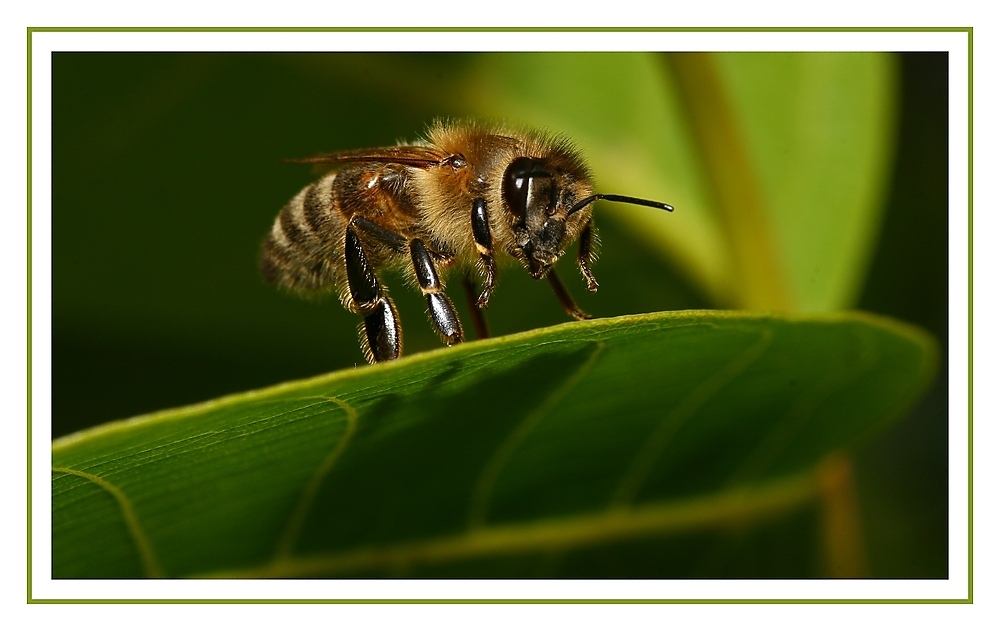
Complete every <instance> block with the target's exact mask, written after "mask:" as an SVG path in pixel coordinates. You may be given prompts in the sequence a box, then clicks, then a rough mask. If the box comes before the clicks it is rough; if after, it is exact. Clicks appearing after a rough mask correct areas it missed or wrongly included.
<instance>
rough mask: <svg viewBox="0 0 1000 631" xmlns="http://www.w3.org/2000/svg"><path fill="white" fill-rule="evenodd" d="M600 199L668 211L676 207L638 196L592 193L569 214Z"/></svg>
mask: <svg viewBox="0 0 1000 631" xmlns="http://www.w3.org/2000/svg"><path fill="white" fill-rule="evenodd" d="M599 199H606V200H608V201H609V202H624V203H626V204H635V205H637V206H649V207H650V208H659V209H660V210H665V211H667V212H673V211H674V207H673V206H671V205H670V204H664V203H663V202H654V201H653V200H651V199H639V198H638V197H628V196H626V195H600V194H598V195H591V196H590V197H587V198H584V199H582V200H580V201H579V202H577V203H576V205H575V206H573V207H572V208H570V209H569V212H568V213H566V214H567V215H572V214H573V213H575V212H576V211H578V210H582V209H583V208H584V207H586V206H587V205H588V204H592V203H594V202H596V201H597V200H599Z"/></svg>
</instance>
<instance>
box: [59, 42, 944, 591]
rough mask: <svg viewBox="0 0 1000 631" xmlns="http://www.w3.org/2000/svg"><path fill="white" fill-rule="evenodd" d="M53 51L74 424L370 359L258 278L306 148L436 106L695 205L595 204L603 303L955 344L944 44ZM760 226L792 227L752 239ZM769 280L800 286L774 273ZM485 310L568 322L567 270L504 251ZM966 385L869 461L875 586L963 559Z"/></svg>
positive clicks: (326, 313) (66, 396)
mask: <svg viewBox="0 0 1000 631" xmlns="http://www.w3.org/2000/svg"><path fill="white" fill-rule="evenodd" d="M52 61H53V65H52V69H53V78H52V87H53V92H52V93H53V96H52V113H53V122H52V125H53V146H52V151H53V165H52V167H53V191H52V193H53V210H52V213H53V236H52V239H53V243H52V257H53V279H52V282H53V313H52V322H53V325H52V327H53V328H52V338H53V357H52V365H53V393H52V397H53V419H52V422H53V436H54V437H58V436H61V435H65V434H67V433H70V432H73V431H76V430H79V429H82V428H85V427H89V426H92V425H96V424H99V423H102V422H106V421H110V420H115V419H120V418H126V417H129V416H132V415H136V414H141V413H146V412H152V411H156V410H159V409H163V408H167V407H173V406H178V405H183V404H188V403H195V402H199V401H202V400H205V399H209V398H213V397H217V396H220V395H224V394H229V393H232V392H239V391H243V390H248V389H253V388H259V387H264V386H268V385H272V384H275V383H278V382H282V381H287V380H291V379H297V378H302V377H309V376H313V375H316V374H320V373H325V372H329V371H333V370H337V369H342V368H346V367H350V366H353V365H356V364H363V363H364V360H363V357H362V355H361V352H360V350H359V348H358V343H357V335H356V327H357V324H358V322H357V318H356V317H355V316H353V315H352V314H349V313H347V312H345V311H344V310H343V309H342V308H341V306H340V305H339V303H338V302H337V301H336V300H328V301H322V302H320V301H307V300H301V299H299V298H296V297H292V296H289V295H285V294H283V293H282V292H280V291H278V290H276V289H275V288H273V287H270V286H267V285H265V284H264V283H263V282H262V281H261V280H260V279H259V276H258V273H257V256H258V248H259V245H260V242H261V240H262V238H263V236H264V235H265V234H266V232H267V231H268V230H269V228H270V226H271V223H272V222H273V220H274V217H275V215H276V214H277V213H278V211H279V210H280V209H281V207H282V206H283V205H284V204H285V203H286V202H287V201H288V200H289V199H290V198H291V197H292V196H294V195H295V194H296V193H297V192H298V191H299V190H300V189H301V188H302V187H303V186H305V185H307V184H308V183H310V182H311V181H312V180H313V179H315V178H316V173H314V172H313V171H311V170H310V168H309V167H308V166H303V165H294V164H286V163H284V162H283V160H284V159H286V158H294V157H302V156H308V155H311V154H314V153H319V152H325V151H334V150H338V149H350V148H358V147H371V146H382V145H388V144H394V143H395V142H397V141H399V140H413V139H414V138H416V137H417V136H419V134H420V133H421V132H422V131H423V129H424V128H425V127H426V125H427V124H428V123H429V122H430V121H431V120H432V119H434V118H438V117H474V118H479V119H489V120H507V121H510V122H512V123H515V124H522V123H524V124H529V125H532V126H539V127H542V128H545V129H549V130H552V131H556V132H560V133H565V134H567V135H569V136H570V137H572V138H573V139H574V140H575V141H576V143H577V145H578V146H579V148H580V149H581V150H582V151H583V153H584V154H585V155H587V156H588V158H589V159H590V161H591V166H592V167H593V171H594V174H595V180H596V186H597V190H598V191H600V192H606V193H619V194H627V195H634V196H639V197H647V198H653V199H660V200H663V201H666V202H669V203H671V204H673V205H674V206H675V207H676V208H677V210H676V212H674V213H673V214H670V215H667V214H665V213H658V212H657V211H654V210H651V209H646V208H632V207H624V206H621V205H616V204H607V205H602V206H598V207H597V209H596V211H595V213H596V221H597V225H598V230H599V234H600V238H601V248H600V258H599V260H598V261H597V263H596V265H595V267H594V272H595V274H596V276H597V278H598V280H599V281H600V282H601V290H600V292H598V293H597V294H594V295H590V294H588V293H587V292H586V291H585V285H584V283H583V282H582V281H581V280H580V278H579V274H578V273H577V272H576V271H575V270H574V269H572V268H573V261H572V259H573V257H572V256H567V257H566V260H564V261H562V262H561V264H560V269H561V270H562V277H563V280H564V281H565V283H566V284H567V287H568V288H569V289H570V291H571V292H572V293H573V295H574V296H575V297H576V299H577V301H578V302H579V304H580V305H581V307H582V308H584V309H585V310H587V311H589V312H590V313H592V314H594V315H595V316H613V315H623V314H630V313H643V312H650V311H659V310H673V309H693V308H777V309H780V310H784V311H799V312H816V311H834V310H842V309H848V308H849V309H863V310H868V311H872V312H876V313H880V314H886V315H891V316H895V317H897V318H899V319H902V320H905V321H907V322H911V323H913V324H916V325H919V326H922V327H924V328H926V329H928V330H929V331H930V332H931V333H933V334H934V335H935V336H936V337H937V339H938V340H939V341H940V342H941V344H942V347H943V348H946V345H947V280H946V279H947V237H948V233H947V179H946V178H947V164H948V157H947V133H946V129H947V128H946V124H947V116H948V109H947V79H948V77H947V56H946V55H945V54H933V53H926V54H924V53H913V54H898V55H895V54H874V55H868V54H865V55H862V54H853V53H844V54H805V55H803V54H735V55H714V56H713V55H709V56H705V57H702V56H698V57H690V56H684V55H665V54H631V53H630V54H624V53H572V54H561V53H543V54H527V53H526V54H521V53H513V54H512V53H504V54H485V53H484V54H457V53H456V54H341V53H337V54H264V53H259V54H146V53H117V54H99V53H56V54H54V55H53V60H52ZM720 121H721V124H720ZM713 130H720V134H722V135H721V139H720V137H714V136H713V133H712V132H713ZM713 143H715V144H713ZM748 165H749V167H750V169H749V171H746V167H747V166H748ZM745 172H747V173H749V175H750V176H752V177H750V178H744V179H750V180H752V182H753V183H754V184H753V185H752V186H747V185H746V182H745V181H741V180H740V176H741V175H743V174H744V173H745ZM734 182H735V183H734ZM744 207H745V209H746V213H742V212H741V209H742V208H744ZM755 216H756V217H761V218H764V219H766V220H767V221H766V223H768V224H770V226H771V227H772V228H773V230H772V232H771V233H770V237H769V238H770V239H771V241H766V240H764V239H760V238H757V237H755V235H754V233H753V230H754V228H755V226H754V222H752V221H751V222H749V224H747V222H746V221H745V218H746V217H751V218H753V217H755ZM759 223H763V222H759ZM740 231H743V232H740ZM741 248H744V249H741ZM746 248H749V250H747V249H746ZM755 248H756V249H755ZM747 252H749V253H747ZM762 252H763V253H764V254H763V255H761V253H762ZM761 261H763V263H761ZM755 265H756V267H755ZM772 277H773V278H778V279H780V280H781V283H780V284H782V286H783V288H782V290H781V291H780V292H771V293H770V294H768V292H769V291H770V290H769V289H768V288H767V287H764V288H763V289H760V290H758V289H756V286H755V285H754V283H755V282H758V283H759V282H760V281H761V279H762V278H763V279H765V280H766V279H768V278H772ZM457 280H458V279H457V278H454V279H452V285H451V292H450V293H451V294H452V296H453V298H454V299H455V302H456V304H457V305H458V307H459V310H460V315H461V316H462V317H463V320H464V321H465V323H466V329H467V330H471V320H470V319H469V317H468V314H467V312H466V311H465V309H464V301H463V300H462V299H461V293H460V288H459V285H458V283H457V282H456V281H457ZM383 281H384V284H386V285H387V286H388V287H389V289H390V291H391V292H392V295H393V297H394V299H395V300H396V302H397V304H398V306H399V309H400V314H401V320H402V324H403V329H404V337H405V349H406V352H407V353H408V354H410V353H415V352H419V351H421V350H425V349H429V348H435V347H437V346H438V345H439V342H438V341H437V337H436V335H434V334H433V333H432V332H431V329H430V326H429V324H428V322H427V318H426V316H425V315H424V309H425V307H424V304H423V299H422V298H421V297H420V295H419V294H418V293H417V292H414V291H412V290H410V289H409V288H408V287H406V286H404V284H403V283H402V281H401V279H399V278H398V277H394V276H392V275H391V274H389V275H387V276H386V277H385V278H384V279H383ZM777 283H778V281H776V284H777ZM748 288H749V289H748ZM761 296H764V298H761ZM768 296H770V297H768ZM775 296H777V297H775ZM487 315H488V318H489V322H490V326H491V330H492V333H493V334H494V335H503V334H505V333H512V332H516V331H522V330H527V329H531V328H534V327H540V326H548V325H552V324H556V323H560V322H564V321H565V320H566V317H565V315H564V314H563V312H562V310H561V308H560V307H559V304H558V302H557V301H556V300H555V298H554V297H553V296H552V295H551V291H550V289H549V287H548V286H547V284H546V283H539V282H536V281H533V280H531V279H530V278H529V277H528V275H527V274H526V273H525V272H524V271H523V270H521V269H520V268H518V267H516V266H514V267H508V266H504V267H501V269H500V275H499V283H498V286H497V289H496V292H495V293H494V296H493V299H492V300H491V303H490V308H489V311H488V313H487ZM946 384H947V365H946V363H945V364H944V365H943V366H942V370H941V371H940V373H939V376H938V378H937V381H936V382H935V384H934V386H933V389H932V390H931V392H930V393H929V395H928V396H926V397H925V398H924V399H923V401H922V402H921V403H920V404H919V405H918V406H916V407H915V409H913V410H912V412H911V413H910V414H909V415H908V416H907V417H906V418H905V419H903V420H901V421H900V422H899V423H897V424H896V425H894V426H893V427H892V429H890V431H889V432H887V433H885V434H883V435H881V436H879V437H876V439H875V440H874V442H872V443H871V444H870V445H869V446H868V447H867V448H866V449H865V450H863V451H862V452H861V453H860V454H859V455H858V458H857V462H856V466H857V470H856V477H857V480H858V486H859V489H858V490H859V496H860V502H861V504H862V515H863V519H864V526H865V536H866V549H867V552H868V557H869V558H868V565H869V570H870V572H871V573H872V574H873V575H876V576H906V577H944V576H946V575H947V389H946Z"/></svg>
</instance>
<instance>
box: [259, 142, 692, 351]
mask: <svg viewBox="0 0 1000 631" xmlns="http://www.w3.org/2000/svg"><path fill="white" fill-rule="evenodd" d="M293 162H301V163H309V164H333V165H338V168H337V169H335V170H334V171H332V172H330V173H328V174H327V175H325V176H324V177H322V178H321V179H319V180H318V181H316V182H314V183H312V184H310V185H309V186H307V187H305V188H304V189H303V190H302V191H301V192H299V194H298V195H296V196H295V197H294V198H293V199H292V200H291V201H290V202H288V204H286V205H285V207H284V208H283V209H282V210H281V212H280V213H279V214H278V217H277V219H276V220H275V222H274V225H273V227H272V228H271V231H270V233H269V234H268V235H267V237H266V238H265V240H264V243H263V247H262V251H261V258H260V267H261V273H262V275H263V277H264V278H265V280H267V281H269V282H272V283H276V284H277V285H279V286H280V287H283V288H286V289H291V290H293V291H296V292H301V293H318V292H324V291H331V290H334V291H337V292H339V294H340V300H341V302H342V303H343V304H344V307H345V308H346V309H347V310H349V311H351V312H353V313H357V314H359V315H361V316H362V317H363V322H362V324H361V326H360V328H359V334H360V338H361V348H362V351H363V352H364V355H365V358H366V359H367V360H368V361H369V362H371V363H375V362H381V361H386V360H391V359H396V358H397V357H399V356H400V355H401V353H402V348H403V340H402V330H401V328H400V325H399V315H398V313H397V311H396V306H395V305H394V304H393V301H392V299H391V298H390V297H389V293H388V291H387V290H386V288H385V287H384V286H383V285H382V284H381V282H380V281H379V279H378V276H377V274H376V271H377V270H380V269H383V268H387V267H396V268H397V269H400V270H402V271H403V273H404V275H405V276H407V277H409V278H412V279H413V280H414V281H415V284H416V286H417V287H418V288H419V290H420V291H421V292H422V293H423V295H424V298H425V299H426V301H427V308H428V312H429V315H430V320H431V325H432V326H433V328H434V329H435V330H436V331H437V333H438V335H439V336H440V338H441V340H442V342H444V343H445V344H447V345H448V346H451V345H453V344H457V343H459V342H462V341H463V340H464V339H465V334H464V332H463V330H462V323H461V322H460V321H459V318H458V314H457V313H456V312H455V307H454V304H453V303H452V301H451V299H450V298H448V296H447V295H446V294H445V291H444V290H445V284H444V281H443V280H442V277H441V274H440V273H441V272H442V271H444V270H447V269H448V268H451V267H453V266H456V265H457V266H459V267H465V268H466V270H467V273H466V276H465V282H464V285H465V289H466V292H467V295H468V296H469V301H470V306H471V307H472V308H471V312H472V314H473V319H474V320H475V326H476V329H477V331H478V332H479V335H480V337H484V336H486V334H487V333H486V322H485V318H484V317H483V314H482V312H481V310H482V309H485V308H486V306H487V305H488V303H489V300H490V296H491V295H492V294H493V289H494V287H495V284H496V276H497V268H496V261H495V257H496V256H497V255H500V254H503V255H509V256H511V257H513V258H514V259H516V260H517V261H519V262H520V263H521V264H522V265H523V266H524V267H525V268H526V270H527V272H528V274H530V275H531V277H532V278H535V279H542V278H545V279H547V280H548V281H549V283H550V284H551V286H552V289H553V290H554V291H555V294H556V297H557V298H558V300H559V302H560V303H561V304H562V307H563V309H564V310H565V311H566V313H567V314H568V315H570V316H571V317H573V318H575V319H578V320H584V319H588V318H589V317H590V316H589V315H587V314H586V313H584V312H583V311H581V310H580V309H579V307H577V306H576V304H575V303H574V301H573V299H572V297H571V296H570V294H569V292H567V291H566V289H565V287H564V286H563V284H562V282H561V281H560V280H559V277H558V276H556V272H555V269H554V268H553V265H554V264H555V262H556V261H557V260H558V259H559V258H560V257H561V256H563V254H564V253H565V251H566V249H567V248H568V247H569V245H570V244H571V243H572V242H573V241H576V240H577V239H579V250H578V254H577V264H578V265H579V268H580V272H581V273H582V274H583V278H584V280H585V281H586V283H587V289H588V290H589V291H592V292H593V291H597V287H598V284H597V280H596V279H595V278H594V274H593V272H592V271H591V263H592V262H593V260H594V249H593V242H594V224H593V219H592V212H591V205H592V204H593V202H595V201H597V200H601V199H604V200H610V201H617V202H625V203H629V204H639V205H643V206H651V207H653V208H660V209H663V210H667V211H672V210H673V208H672V207H671V206H670V205H668V204H664V203H661V202H655V201H650V200H645V199H638V198H634V197H626V196H622V195H601V194H595V193H594V191H593V186H592V184H591V176H590V172H589V169H588V167H587V165H586V163H585V162H584V159H583V157H582V156H581V155H580V153H579V151H578V150H576V149H575V148H574V147H573V146H572V144H571V143H570V142H569V140H568V139H566V138H563V137H559V136H553V135H549V134H545V133H541V132H537V131H530V130H512V129H507V128H504V127H501V126H486V125H482V124H476V123H445V122H436V123H434V124H433V125H432V126H431V127H430V129H429V131H428V133H427V136H426V138H425V139H422V140H419V141H417V142H416V143H414V144H411V145H398V146H394V147H382V148H374V149H362V150H355V151H345V152H340V153H331V154H324V155H318V156H313V157H310V158H304V159H301V160H294V161H293ZM473 268H476V269H477V270H478V273H479V275H480V276H481V278H482V288H481V290H480V291H479V292H478V296H476V295H475V294H476V289H475V287H474V284H473V283H472V281H471V280H470V277H469V271H470V270H472V269H473Z"/></svg>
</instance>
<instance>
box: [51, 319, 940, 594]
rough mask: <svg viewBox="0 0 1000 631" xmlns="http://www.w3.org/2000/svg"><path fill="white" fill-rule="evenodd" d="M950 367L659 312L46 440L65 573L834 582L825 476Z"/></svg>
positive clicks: (763, 326)
mask: <svg viewBox="0 0 1000 631" xmlns="http://www.w3.org/2000/svg"><path fill="white" fill-rule="evenodd" d="M936 361H937V356H936V347H935V345H934V343H933V341H932V340H931V339H929V338H928V336H926V334H924V333H923V332H921V331H919V330H915V329H914V328H912V327H910V326H908V325H903V324H900V323H897V322H894V321H891V320H888V319H883V318H878V317H875V316H869V315H864V314H847V315H831V316H823V317H794V318H787V317H776V316H769V315H752V314H745V313H731V312H675V313H660V314H652V315H644V316H630V317H622V318H613V319H603V320H594V321H589V322H582V323H570V324H566V325H561V326H556V327H552V328H547V329H540V330H535V331H531V332H527V333H522V334H518V335H512V336H508V337H503V338H494V339H490V340H486V341H482V342H475V343H467V344H463V345H460V346H457V347H455V348H451V349H441V350H440V351H435V352H430V353H425V354H418V355H413V356H409V357H406V358H403V359H402V360H400V361H398V362H393V363H389V364H384V365H378V366H373V367H365V368H360V369H354V370H346V371H342V372H337V373H333V374H330V375H327V376H323V377H318V378H314V379H310V380H306V381H299V382H293V383H288V384H284V385H280V386H275V387H272V388H268V389H265V390H259V391H256V392H249V393H245V394H240V395H234V396H230V397H227V398H223V399H219V400H216V401H211V402H208V403H205V404H201V405H197V406H193V407H188V408H183V409H179V410H173V411H166V412H161V413H157V414H153V415H149V416H145V417H138V418H134V419H131V420H127V421H122V422H119V423H113V424H109V425H105V426H102V427H99V428H95V429H93V430H89V431H85V432H82V433H79V434H75V435H72V436H69V437H67V438H65V439H60V440H58V441H56V442H55V443H54V444H53V448H52V464H53V474H52V490H53V496H52V511H53V515H52V527H53V542H52V543H53V548H52V554H53V575H54V576H56V577H100V576H112V577H129V576H201V575H211V576H513V577H522V576H663V577H670V576H703V575H728V576H733V575H747V576H751V575H752V576H789V575H814V574H819V573H822V572H823V571H824V570H823V568H822V567H820V566H821V565H822V563H820V562H819V561H817V557H818V556H821V555H820V553H819V552H818V551H817V550H818V549H819V548H820V545H819V543H817V541H816V539H817V538H819V537H820V535H819V534H817V533H818V532H819V531H820V528H819V523H818V521H817V520H818V517H817V511H818V507H820V506H825V504H823V502H821V501H820V498H823V497H825V491H824V489H825V488H826V487H827V486H829V484H827V482H824V479H826V478H829V476H826V478H825V477H824V475H825V474H824V471H828V470H829V467H828V466H826V465H824V463H825V462H829V461H830V458H831V457H832V456H833V455H834V454H837V453H841V452H843V451H844V450H850V449H851V448H853V447H854V446H856V445H857V444H859V442H861V441H862V440H863V439H865V438H866V437H868V436H869V435H870V434H871V433H872V432H873V431H875V430H877V429H879V428H880V427H882V426H883V425H884V424H886V423H887V422H889V421H891V420H892V419H894V418H895V417H896V416H898V415H899V413H900V412H901V411H902V410H903V409H904V408H905V407H906V406H907V405H908V404H910V403H911V402H912V401H913V400H914V398H915V397H916V396H917V395H918V394H919V393H920V391H921V390H922V388H923V387H924V386H925V384H926V383H927V382H928V380H929V378H930V377H931V375H932V373H933V370H934V367H935V365H936ZM824 510H826V509H825V508H824ZM820 512H822V511H820ZM769 541H770V542H771V543H772V544H773V543H774V542H775V541H779V542H780V546H779V548H780V550H782V551H783V554H784V555H785V556H784V557H782V556H781V555H780V554H779V555H778V556H775V555H773V554H771V552H770V550H771V548H775V546H773V545H772V546H771V548H769V547H768V545H767V544H768V542H769ZM826 543H829V542H826ZM824 545H826V544H824Z"/></svg>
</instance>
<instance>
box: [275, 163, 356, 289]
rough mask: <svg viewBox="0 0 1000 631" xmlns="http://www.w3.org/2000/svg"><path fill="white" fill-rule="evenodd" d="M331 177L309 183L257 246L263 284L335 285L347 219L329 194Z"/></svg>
mask: <svg viewBox="0 0 1000 631" xmlns="http://www.w3.org/2000/svg"><path fill="white" fill-rule="evenodd" d="M337 175H338V174H337V173H331V174H329V175H327V176H326V177H324V178H322V179H321V180H318V181H316V182H314V183H312V184H310V185H309V186H307V187H306V188H304V189H302V191H301V192H299V194H298V195H296V196H295V197H294V198H293V199H292V200H291V201H290V202H288V203H287V204H285V207H284V208H282V209H281V212H280V213H279V214H278V217H277V219H275V220H274V225H273V226H272V227H271V232H270V233H269V234H268V235H267V238H266V239H264V245H263V247H262V249H261V257H260V270H261V274H262V275H263V277H264V279H265V280H267V281H268V282H272V283H275V284H277V285H279V286H281V287H285V288H288V289H294V290H301V291H322V290H329V289H335V288H336V287H337V286H338V283H339V282H340V281H341V277H342V275H343V263H342V260H343V256H344V254H343V248H344V244H343V241H344V231H345V229H346V226H347V220H346V219H345V217H344V216H343V215H342V214H341V213H340V211H339V210H338V205H337V201H336V198H335V193H334V184H335V182H336V180H337Z"/></svg>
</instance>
